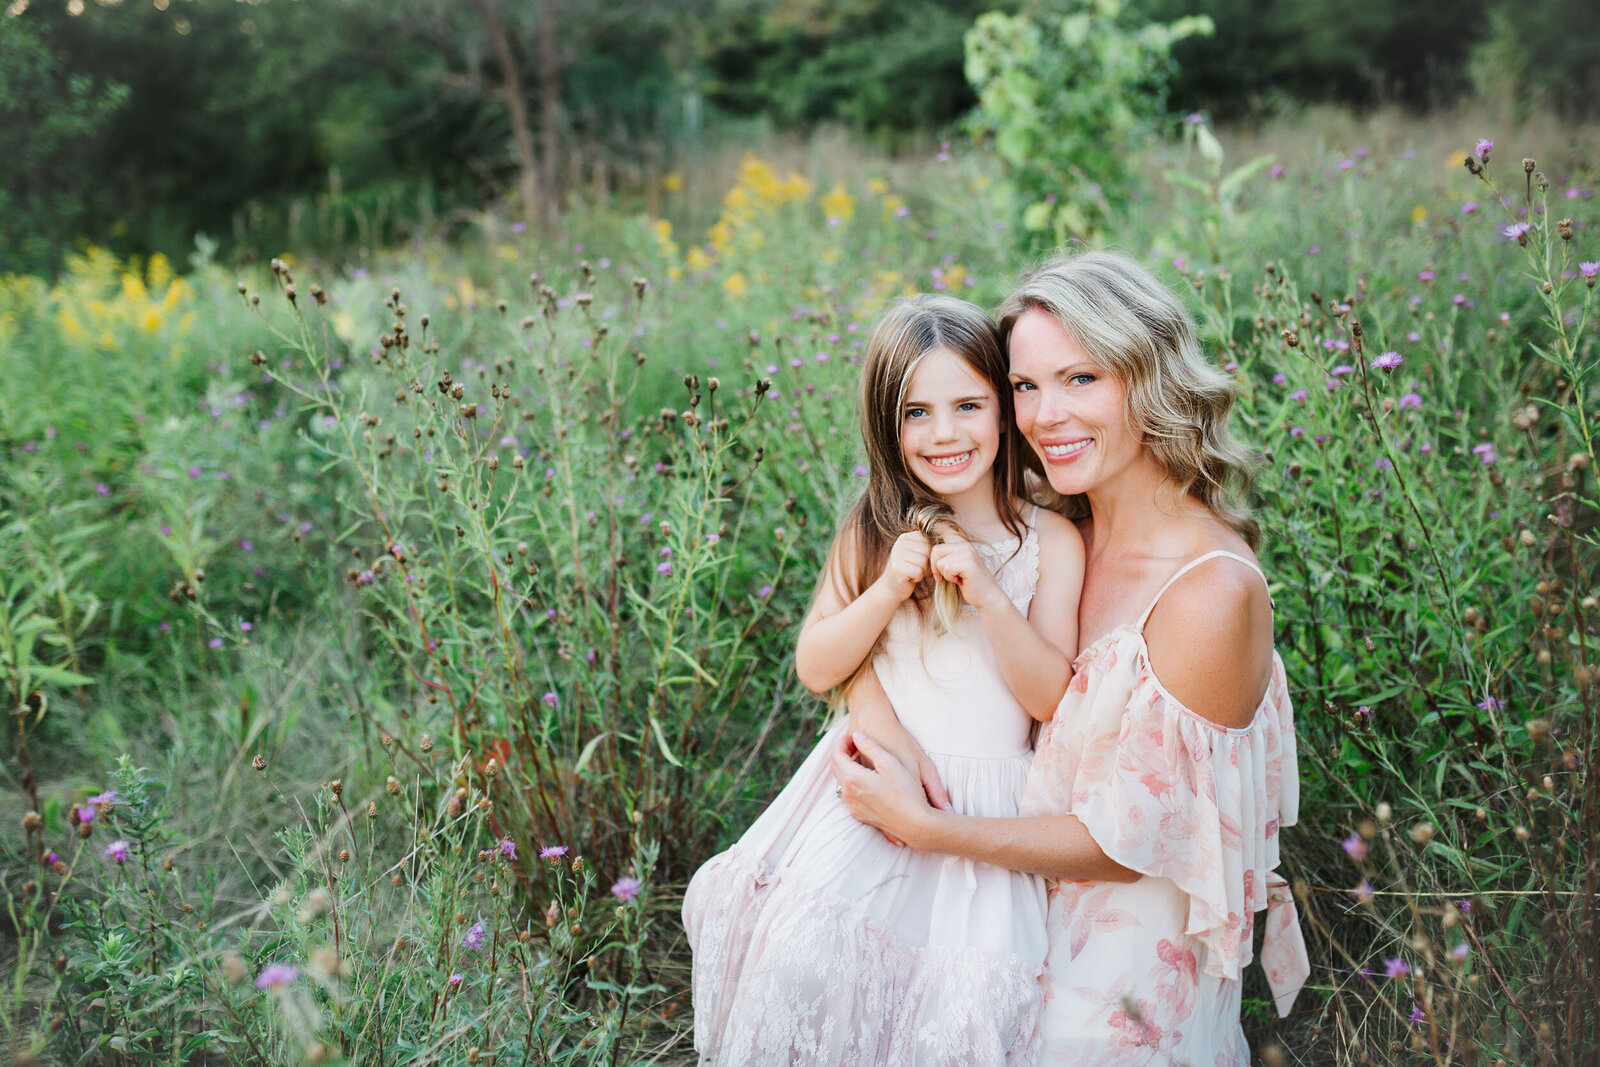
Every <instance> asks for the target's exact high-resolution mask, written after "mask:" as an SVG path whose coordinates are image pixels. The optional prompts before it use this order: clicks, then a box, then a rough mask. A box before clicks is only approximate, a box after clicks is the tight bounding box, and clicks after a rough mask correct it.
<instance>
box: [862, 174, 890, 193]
mask: <svg viewBox="0 0 1600 1067" xmlns="http://www.w3.org/2000/svg"><path fill="white" fill-rule="evenodd" d="M888 191H889V183H888V182H886V181H884V180H883V179H882V178H873V179H871V180H870V181H868V182H867V192H869V193H871V194H872V195H873V196H882V195H883V194H884V193H887V192H888Z"/></svg>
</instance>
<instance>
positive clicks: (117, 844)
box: [100, 841, 128, 867]
mask: <svg viewBox="0 0 1600 1067" xmlns="http://www.w3.org/2000/svg"><path fill="white" fill-rule="evenodd" d="M100 855H102V856H104V857H105V858H106V859H108V860H110V861H111V862H113V863H115V864H116V865H117V866H119V867H120V866H122V865H123V864H124V863H127V862H128V843H127V842H126V841H113V842H111V844H109V845H107V846H106V847H105V849H104V850H103V851H102V852H101V853H100Z"/></svg>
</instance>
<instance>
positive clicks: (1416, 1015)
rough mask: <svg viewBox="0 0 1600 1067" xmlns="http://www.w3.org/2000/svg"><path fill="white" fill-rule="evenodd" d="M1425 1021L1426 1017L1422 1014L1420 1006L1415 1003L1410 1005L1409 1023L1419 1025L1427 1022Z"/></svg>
mask: <svg viewBox="0 0 1600 1067" xmlns="http://www.w3.org/2000/svg"><path fill="white" fill-rule="evenodd" d="M1427 1021H1428V1017H1427V1016H1426V1015H1424V1014H1423V1012H1422V1008H1420V1007H1419V1006H1417V1005H1416V1004H1413V1005H1411V1015H1410V1018H1409V1022H1410V1023H1411V1025H1412V1026H1418V1025H1420V1024H1422V1023H1424V1022H1427Z"/></svg>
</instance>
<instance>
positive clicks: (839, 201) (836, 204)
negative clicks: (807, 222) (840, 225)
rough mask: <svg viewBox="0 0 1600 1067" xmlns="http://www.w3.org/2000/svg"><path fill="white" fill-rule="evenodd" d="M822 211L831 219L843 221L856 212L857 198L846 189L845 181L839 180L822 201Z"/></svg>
mask: <svg viewBox="0 0 1600 1067" xmlns="http://www.w3.org/2000/svg"><path fill="white" fill-rule="evenodd" d="M820 203H821V204H822V213H823V214H824V215H827V216H828V217H829V218H830V219H838V220H839V221H841V222H843V221H844V220H845V219H848V218H850V217H851V216H852V215H854V214H855V213H856V198H855V197H853V196H851V195H850V194H849V193H848V192H846V191H845V188H844V182H838V183H837V184H835V185H834V187H833V188H832V189H831V190H829V192H828V195H826V196H824V197H823V198H822V200H821V201H820Z"/></svg>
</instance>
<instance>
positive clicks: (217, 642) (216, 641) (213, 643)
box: [206, 637, 222, 648]
mask: <svg viewBox="0 0 1600 1067" xmlns="http://www.w3.org/2000/svg"><path fill="white" fill-rule="evenodd" d="M206 644H207V645H209V646H210V647H212V648H221V647H222V638H220V637H213V638H212V639H211V640H210V641H207V642H206Z"/></svg>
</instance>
